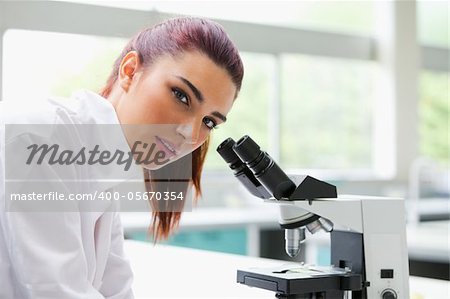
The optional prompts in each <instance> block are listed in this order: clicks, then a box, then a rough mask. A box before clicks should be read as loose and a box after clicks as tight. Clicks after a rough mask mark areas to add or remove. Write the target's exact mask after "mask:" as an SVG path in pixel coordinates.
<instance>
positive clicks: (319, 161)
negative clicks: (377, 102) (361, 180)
mask: <svg viewBox="0 0 450 299" xmlns="http://www.w3.org/2000/svg"><path fill="white" fill-rule="evenodd" d="M373 64H374V63H371V62H364V61H351V60H340V59H332V58H322V57H321V58H316V57H310V56H302V55H283V57H282V82H283V83H282V108H281V111H282V114H281V162H282V164H283V165H284V166H286V167H289V168H294V169H295V168H303V169H305V168H308V169H311V168H314V169H340V170H344V169H347V170H349V169H370V168H371V167H372V161H371V154H372V153H371V151H372V135H371V125H372V112H371V105H372V96H373V86H372V82H374V80H373V79H374V78H373V77H374V70H373Z"/></svg>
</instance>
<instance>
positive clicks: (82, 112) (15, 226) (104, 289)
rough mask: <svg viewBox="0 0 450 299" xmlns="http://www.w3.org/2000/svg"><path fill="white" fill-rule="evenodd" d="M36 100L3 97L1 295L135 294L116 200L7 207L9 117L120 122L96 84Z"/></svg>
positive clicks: (8, 298) (66, 298) (16, 120)
mask: <svg viewBox="0 0 450 299" xmlns="http://www.w3.org/2000/svg"><path fill="white" fill-rule="evenodd" d="M38 103H39V104H38V105H34V104H36V103H34V102H31V103H24V104H18V103H11V102H4V103H1V102H0V124H1V126H0V145H1V150H0V154H1V155H0V299H28V298H42V299H44V298H45V299H51V298H54V299H97V298H98V299H100V298H110V299H130V298H134V295H133V292H132V289H131V284H132V278H133V275H132V270H131V268H130V264H129V262H128V260H127V258H126V257H125V255H124V251H123V242H124V238H123V228H122V225H121V222H120V216H119V212H118V207H117V205H115V204H114V203H112V206H106V207H105V210H106V208H109V209H111V210H110V211H107V212H105V211H104V210H99V211H95V212H84V211H83V212H82V211H78V212H57V213H56V212H8V211H5V204H4V201H5V192H4V190H5V189H4V187H5V185H4V183H5V169H4V167H5V161H4V159H5V153H4V151H5V146H4V143H5V141H4V138H5V126H4V124H10V123H13V124H42V123H45V124H50V125H51V124H72V123H73V124H82V123H87V124H119V122H118V119H117V116H116V113H115V110H114V108H113V107H112V105H111V104H110V103H109V102H108V101H107V100H106V99H104V98H103V97H101V96H99V95H98V94H96V93H93V92H91V91H87V90H79V91H77V92H75V93H73V94H72V96H71V98H70V99H64V100H62V99H48V100H45V101H42V102H38ZM17 104H18V105H17ZM31 107H33V108H31ZM110 187H113V186H110Z"/></svg>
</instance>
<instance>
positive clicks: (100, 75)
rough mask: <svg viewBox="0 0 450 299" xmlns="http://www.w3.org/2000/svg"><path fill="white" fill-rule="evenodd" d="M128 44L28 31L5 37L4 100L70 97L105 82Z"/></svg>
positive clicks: (96, 88)
mask: <svg viewBox="0 0 450 299" xmlns="http://www.w3.org/2000/svg"><path fill="white" fill-rule="evenodd" d="M124 43H125V41H124V40H122V39H118V38H106V37H95V36H86V35H76V34H65V33H53V32H42V31H28V30H7V31H6V33H5V34H4V37H3V45H4V49H3V97H2V98H3V99H5V100H17V101H30V100H31V99H36V98H43V97H47V96H48V95H55V96H70V94H71V92H72V91H74V90H76V89H79V88H86V89H91V90H94V91H95V90H99V88H101V87H102V85H103V84H104V83H105V82H106V79H107V77H108V75H109V73H110V72H111V70H112V65H113V62H114V59H115V58H116V56H118V55H119V53H120V51H121V50H122V47H123V46H124Z"/></svg>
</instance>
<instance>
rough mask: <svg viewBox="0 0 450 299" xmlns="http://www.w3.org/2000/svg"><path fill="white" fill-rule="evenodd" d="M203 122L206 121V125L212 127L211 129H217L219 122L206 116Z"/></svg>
mask: <svg viewBox="0 0 450 299" xmlns="http://www.w3.org/2000/svg"><path fill="white" fill-rule="evenodd" d="M203 123H204V124H205V126H207V127H208V129H210V130H212V129H217V124H216V122H215V121H214V120H212V119H210V118H208V117H205V118H204V119H203Z"/></svg>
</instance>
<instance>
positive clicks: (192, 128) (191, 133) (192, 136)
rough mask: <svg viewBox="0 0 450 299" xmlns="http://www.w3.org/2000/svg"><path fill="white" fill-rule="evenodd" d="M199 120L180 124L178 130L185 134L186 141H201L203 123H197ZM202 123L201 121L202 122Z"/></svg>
mask: <svg viewBox="0 0 450 299" xmlns="http://www.w3.org/2000/svg"><path fill="white" fill-rule="evenodd" d="M196 123H198V121H195V120H192V121H191V122H189V123H185V124H180V125H179V126H178V127H177V129H176V131H177V133H178V134H180V135H181V136H183V138H184V142H186V143H187V144H196V143H197V142H198V141H199V136H200V129H201V124H200V125H198V124H196ZM200 123H201V122H200Z"/></svg>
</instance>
